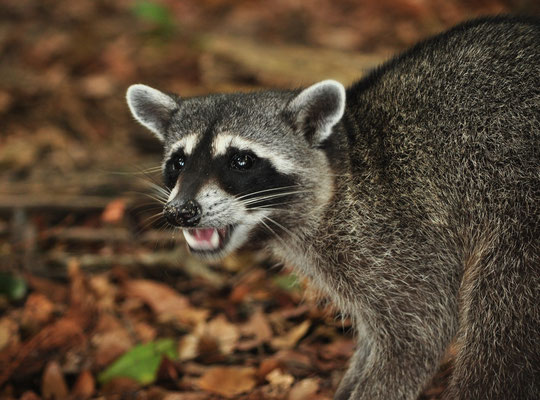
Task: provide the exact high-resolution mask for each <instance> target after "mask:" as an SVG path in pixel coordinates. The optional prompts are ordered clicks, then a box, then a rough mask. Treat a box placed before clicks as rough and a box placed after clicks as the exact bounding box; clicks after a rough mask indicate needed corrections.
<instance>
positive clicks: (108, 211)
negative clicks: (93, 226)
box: [101, 199, 126, 224]
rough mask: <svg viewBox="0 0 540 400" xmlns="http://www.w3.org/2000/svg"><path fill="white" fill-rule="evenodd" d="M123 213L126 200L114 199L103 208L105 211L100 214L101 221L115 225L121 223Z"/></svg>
mask: <svg viewBox="0 0 540 400" xmlns="http://www.w3.org/2000/svg"><path fill="white" fill-rule="evenodd" d="M125 212H126V200H125V199H115V200H113V201H111V202H110V203H109V204H107V207H105V210H103V213H102V214H101V220H102V221H103V222H106V223H108V224H117V223H119V222H121V221H122V218H124V213H125Z"/></svg>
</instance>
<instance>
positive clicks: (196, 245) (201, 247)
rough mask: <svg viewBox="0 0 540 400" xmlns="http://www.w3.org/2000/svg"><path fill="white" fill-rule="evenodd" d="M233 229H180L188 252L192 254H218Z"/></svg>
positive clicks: (227, 227)
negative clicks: (192, 252) (190, 251)
mask: <svg viewBox="0 0 540 400" xmlns="http://www.w3.org/2000/svg"><path fill="white" fill-rule="evenodd" d="M232 230H233V227H232V226H226V227H224V228H191V229H182V232H183V233H184V237H185V238H186V242H187V244H188V246H189V248H190V250H192V251H194V252H205V253H211V252H218V251H220V250H222V249H223V248H224V247H225V245H226V244H227V242H228V241H229V238H230V237H231V233H232Z"/></svg>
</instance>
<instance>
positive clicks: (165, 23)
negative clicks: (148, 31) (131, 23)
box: [132, 0, 176, 36]
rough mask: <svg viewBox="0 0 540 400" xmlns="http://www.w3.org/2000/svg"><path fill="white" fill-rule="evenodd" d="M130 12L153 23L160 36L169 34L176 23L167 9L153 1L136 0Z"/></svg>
mask: <svg viewBox="0 0 540 400" xmlns="http://www.w3.org/2000/svg"><path fill="white" fill-rule="evenodd" d="M132 12H133V14H135V15H136V16H137V17H138V18H140V19H142V20H144V21H147V22H150V23H151V24H153V25H155V33H156V34H158V35H160V36H169V35H170V34H172V33H173V32H174V30H175V28H176V23H175V21H174V18H173V15H172V14H171V12H170V11H169V9H168V8H167V7H165V6H163V5H161V4H158V3H154V2H153V1H149V0H137V1H136V2H135V4H133V7H132Z"/></svg>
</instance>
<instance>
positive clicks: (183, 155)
mask: <svg viewBox="0 0 540 400" xmlns="http://www.w3.org/2000/svg"><path fill="white" fill-rule="evenodd" d="M127 102H128V105H129V108H130V109H131V112H132V113H133V115H134V117H135V118H136V119H137V120H138V121H139V122H140V123H141V124H142V125H144V126H145V127H146V128H148V129H149V130H150V131H152V132H153V133H154V134H155V135H156V136H157V137H158V139H159V140H161V141H162V143H163V145H164V160H163V165H162V166H163V176H164V181H165V185H166V186H167V188H168V189H169V191H170V192H169V193H170V194H169V198H168V200H167V202H166V204H165V206H164V210H163V214H164V216H165V218H166V219H167V221H168V222H169V223H170V224H172V225H174V226H176V227H179V228H181V229H182V231H183V233H184V236H185V238H186V242H187V244H188V246H189V248H190V250H191V251H192V252H194V253H196V254H198V255H200V256H202V257H204V258H209V259H217V258H221V257H223V256H225V255H227V254H228V253H230V252H231V251H233V250H236V249H238V248H240V247H244V246H246V247H252V246H253V247H256V248H258V247H261V246H264V245H266V244H269V242H273V243H274V244H275V243H276V242H280V243H282V244H283V245H286V244H287V241H288V240H292V239H299V238H300V239H301V238H302V237H303V236H305V235H306V232H307V231H308V229H307V228H308V227H310V226H312V225H313V221H314V220H315V219H317V218H318V217H319V214H320V213H321V212H322V210H323V209H324V206H325V205H326V204H327V203H328V201H329V199H330V198H331V197H332V194H333V177H332V173H331V169H330V167H329V163H328V159H327V156H326V154H325V149H324V148H325V145H327V144H328V143H329V138H330V135H331V134H332V133H333V131H335V130H336V129H337V128H336V126H337V125H336V124H337V123H338V122H339V121H340V119H341V117H342V115H343V112H344V107H345V90H344V88H343V86H342V85H341V84H340V83H338V82H336V81H331V80H327V81H322V82H320V83H317V84H315V85H313V86H311V87H309V88H307V89H304V90H303V91H264V92H255V93H235V94H216V95H209V96H203V97H192V98H180V97H178V96H175V95H169V94H165V93H162V92H160V91H158V90H156V89H152V88H150V87H148V86H145V85H133V86H131V87H130V88H129V89H128V91H127Z"/></svg>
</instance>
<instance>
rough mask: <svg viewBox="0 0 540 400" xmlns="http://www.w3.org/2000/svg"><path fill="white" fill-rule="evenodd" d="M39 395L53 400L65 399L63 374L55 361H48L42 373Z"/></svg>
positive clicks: (66, 389)
mask: <svg viewBox="0 0 540 400" xmlns="http://www.w3.org/2000/svg"><path fill="white" fill-rule="evenodd" d="M41 395H42V396H43V398H45V399H53V400H61V399H65V398H66V397H67V395H68V388H67V385H66V381H65V379H64V374H63V373H62V370H61V369H60V365H58V363H57V362H56V361H50V362H49V363H48V364H47V365H46V367H45V370H44V371H43V377H42V381H41Z"/></svg>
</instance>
